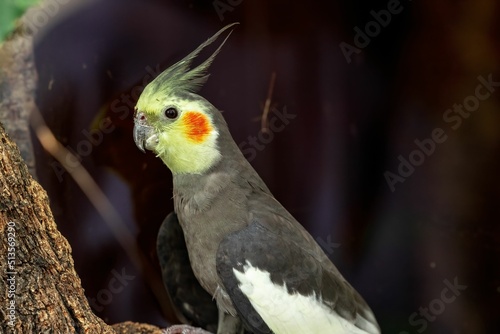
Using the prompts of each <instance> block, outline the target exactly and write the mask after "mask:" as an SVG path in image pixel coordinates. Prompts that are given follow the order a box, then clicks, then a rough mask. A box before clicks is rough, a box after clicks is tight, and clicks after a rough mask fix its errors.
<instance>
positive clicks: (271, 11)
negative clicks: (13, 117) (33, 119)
mask: <svg viewBox="0 0 500 334" xmlns="http://www.w3.org/2000/svg"><path fill="white" fill-rule="evenodd" d="M53 3H56V4H58V10H57V11H53V12H52V14H50V15H51V16H52V17H51V20H50V23H48V24H41V23H40V22H41V21H40V22H39V23H40V24H39V26H37V28H39V30H38V31H37V32H38V34H37V43H36V46H35V61H36V66H37V70H38V73H39V87H38V90H37V92H38V93H37V104H38V106H39V108H40V110H41V112H42V114H43V116H44V118H45V120H46V122H47V124H48V125H49V127H50V128H51V129H52V131H54V133H55V134H56V137H57V138H58V139H59V140H60V141H61V142H62V143H63V144H64V146H66V147H67V148H68V149H70V150H71V151H73V152H74V153H75V154H77V155H78V156H79V158H80V160H81V163H82V165H83V166H84V167H85V168H86V169H87V170H88V171H89V172H90V173H91V174H92V176H93V177H94V178H95V180H96V181H97V182H98V184H99V186H100V187H101V188H102V190H103V191H104V192H105V194H106V195H107V197H108V198H109V199H110V201H111V202H112V204H113V205H114V207H115V208H116V209H117V210H118V211H119V213H120V216H121V220H122V221H123V222H124V224H125V225H126V226H127V227H128V228H129V229H130V231H131V232H132V233H133V234H134V236H135V237H136V240H137V242H138V245H139V247H140V249H141V250H142V252H144V254H145V255H146V258H147V259H148V261H149V262H150V264H151V265H153V266H154V268H155V269H156V270H157V269H158V268H157V264H156V263H157V259H156V254H155V242H156V233H157V231H158V228H159V225H160V224H161V222H162V220H163V218H164V217H165V216H166V215H167V214H168V212H170V211H171V210H172V200H171V198H172V184H171V175H170V172H169V171H168V169H167V168H166V167H165V166H164V165H163V164H162V163H161V161H160V160H159V159H156V158H155V157H154V156H153V155H152V154H151V153H147V154H146V155H144V154H142V153H141V152H140V151H139V150H138V149H137V148H136V147H135V145H134V143H133V140H132V116H133V106H134V105H135V101H136V99H137V97H138V95H139V93H140V91H141V90H142V88H143V87H144V85H145V84H146V83H147V82H149V81H150V80H151V79H152V78H153V76H155V75H156V74H158V72H159V71H161V70H163V69H165V68H166V67H168V66H169V65H171V64H172V63H173V62H175V61H177V60H179V59H180V58H182V57H183V56H185V55H186V54H187V53H189V52H190V51H192V50H193V49H194V48H195V47H197V46H198V45H199V44H200V43H201V42H203V41H204V40H206V39H207V38H208V37H210V36H211V35H212V34H214V33H215V32H216V31H217V30H219V29H220V28H222V27H223V26H225V25H226V24H229V23H232V22H236V21H238V22H240V23H241V24H240V25H239V26H237V27H236V28H235V30H234V32H233V34H232V35H231V37H230V39H229V40H228V42H227V43H226V45H225V46H224V48H223V49H222V52H221V53H220V54H219V56H218V57H217V59H216V60H215V62H214V64H213V65H212V67H211V71H210V72H211V73H212V75H211V77H210V79H209V81H208V83H207V84H206V85H205V87H204V88H203V89H202V91H201V94H202V95H203V96H204V97H205V98H207V99H208V100H209V101H211V102H212V103H213V104H214V105H215V106H216V107H218V108H219V109H221V110H223V111H224V116H225V118H226V120H227V122H228V124H229V127H230V130H231V131H232V133H233V136H234V139H235V141H236V142H237V143H241V145H242V147H245V148H247V150H248V152H249V153H248V156H247V157H248V158H249V159H250V160H251V163H252V165H253V166H254V167H255V169H256V170H257V171H258V172H259V174H260V175H261V176H262V178H263V179H264V181H265V182H266V183H267V185H268V186H269V188H270V189H271V191H272V192H273V193H274V195H275V196H276V198H277V199H278V200H279V201H280V202H281V203H282V204H283V205H284V206H285V207H286V208H287V209H288V210H289V211H290V212H291V213H292V214H293V215H294V216H295V217H296V218H297V219H298V220H299V221H300V222H301V223H302V224H303V225H304V226H305V227H306V228H307V229H308V230H309V231H310V233H311V234H312V236H313V237H314V238H316V240H318V242H319V243H320V245H322V247H323V248H324V250H325V252H326V253H327V254H328V255H329V257H330V258H331V259H332V260H333V261H334V263H335V264H336V265H337V266H338V268H339V270H340V271H341V272H342V273H343V274H344V276H345V277H346V278H347V280H348V281H350V282H351V283H352V285H354V286H355V287H356V289H357V290H358V291H359V292H360V293H361V294H362V295H363V296H364V298H365V299H366V300H367V302H368V303H369V304H370V305H371V307H372V309H373V311H374V312H375V314H376V316H377V318H378V320H379V323H380V325H381V326H382V330H383V333H395V334H403V333H439V334H443V333H471V334H481V333H500V260H499V259H500V225H499V223H500V220H499V217H500V215H499V211H500V209H499V207H500V205H499V204H500V203H499V200H500V196H499V195H500V178H499V177H498V172H499V171H500V157H499V153H500V131H499V125H500V114H499V110H500V108H499V107H500V71H499V70H500V68H499V61H500V40H499V34H498V32H499V31H500V20H499V18H500V5H499V4H498V3H497V2H495V1H493V0H481V1H472V0H462V1H440V2H435V1H429V0H419V1H411V0H402V1H401V2H398V1H395V0H390V1H387V0H385V1H360V0H355V1H347V0H337V1H319V0H313V1H307V2H289V1H272V2H269V1H264V0H253V1H242V0H241V1H238V0H231V1H230V0H216V1H194V0H193V1H181V0H171V1H167V0H163V1H160V0H108V1H104V0H95V1H91V2H89V3H83V2H70V3H69V4H62V3H63V1H61V4H59V2H57V1H55V0H54V1H53ZM377 20H378V21H377ZM273 73H275V75H276V80H275V85H274V93H273V96H272V103H271V105H272V110H273V111H272V112H271V114H270V116H269V117H270V119H273V118H277V117H278V118H279V114H281V115H282V114H283V113H285V114H290V115H294V116H295V117H294V118H293V119H290V121H289V122H288V124H286V126H283V127H282V128H281V127H280V128H279V130H278V131H274V132H273V133H272V134H267V135H263V134H261V133H260V126H261V123H260V119H259V117H260V116H261V114H262V111H263V106H264V103H265V101H266V98H267V94H268V89H269V85H270V80H271V77H272V75H273ZM488 81H489V82H490V83H489V84H488ZM463 104H465V105H464V106H463V107H460V105H463ZM460 108H461V109H460ZM449 110H450V111H449ZM103 120H105V121H104V122H112V125H110V126H108V127H106V129H105V131H104V129H103V127H102V126H101V127H100V126H99V124H101V125H102V124H103V123H102V122H103ZM439 129H441V130H439ZM433 133H434V135H433ZM433 136H434V137H433ZM253 138H256V139H253ZM433 138H434V139H433ZM34 141H35V144H36V145H35V148H36V149H35V151H36V161H37V174H38V178H39V181H40V182H41V184H42V185H43V186H44V188H45V189H46V190H47V191H48V194H49V197H50V200H51V207H52V209H53V213H54V215H55V218H56V222H57V224H58V226H59V229H60V230H61V231H62V233H63V234H64V236H65V237H66V238H68V240H69V242H70V244H71V246H72V248H73V256H74V259H75V265H76V270H77V272H78V274H79V275H80V277H81V279H82V284H83V287H84V288H85V292H86V295H87V297H88V298H89V300H91V305H92V308H93V310H94V312H95V313H96V314H97V315H99V316H100V317H102V318H103V319H104V320H105V321H107V322H108V323H116V322H121V321H125V320H131V321H138V322H148V323H152V324H156V325H160V326H166V325H167V324H168V323H173V322H176V321H177V320H176V317H175V314H174V313H173V312H172V311H171V310H170V309H169V307H168V306H167V307H166V308H165V307H163V309H162V308H161V307H160V303H159V302H158V298H161V299H163V298H164V297H165V296H161V295H158V293H157V294H156V295H155V294H154V293H153V292H152V290H151V288H150V285H149V284H148V283H147V282H148V280H147V279H145V274H144V273H143V272H142V270H141V269H140V268H138V267H137V266H135V265H133V264H132V263H131V261H130V259H129V258H128V257H127V255H126V252H125V251H124V249H123V248H122V247H121V246H120V245H119V243H118V241H117V239H116V237H115V235H114V234H113V233H112V232H111V230H110V228H109V226H108V225H107V224H106V222H105V221H104V220H103V218H102V217H101V216H100V215H99V214H98V213H97V211H96V210H95V209H94V207H93V206H92V205H91V203H90V201H89V200H88V198H87V197H86V196H85V195H84V194H83V193H82V191H81V190H80V188H79V187H78V186H77V185H76V184H75V182H74V181H73V180H72V178H71V177H70V175H69V174H68V173H65V172H64V171H63V170H62V169H61V166H60V165H58V164H57V163H56V162H55V161H54V160H53V159H52V158H51V157H50V156H48V154H46V153H45V152H44V151H43V149H42V148H41V146H40V145H39V144H38V143H37V139H36V138H35V139H34ZM416 141H417V142H418V143H420V144H419V145H420V146H419V145H417V143H416ZM252 143H253V144H252ZM426 152H427V153H426ZM120 275H121V280H120V279H118V281H119V282H121V284H116V282H117V279H116V278H117V276H120ZM124 275H125V276H124ZM147 275H151V273H149V274H147ZM152 275H153V276H154V275H156V276H157V277H156V279H158V278H159V271H155V272H154V273H153V274H152ZM453 285H455V286H457V285H458V288H455V289H451V288H450V286H453ZM445 289H448V290H445ZM163 303H165V301H164V302H163ZM426 309H428V310H426Z"/></svg>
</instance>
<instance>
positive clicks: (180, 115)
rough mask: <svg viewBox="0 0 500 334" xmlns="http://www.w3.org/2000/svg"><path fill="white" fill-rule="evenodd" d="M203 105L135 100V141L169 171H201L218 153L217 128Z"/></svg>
mask: <svg viewBox="0 0 500 334" xmlns="http://www.w3.org/2000/svg"><path fill="white" fill-rule="evenodd" d="M153 100H154V101H155V102H159V101H157V100H156V99H153ZM139 102H144V100H143V101H139ZM165 106H166V107H165ZM204 108H206V106H204V105H202V104H201V103H199V102H198V101H196V100H194V101H187V100H179V99H170V100H169V101H165V104H163V107H162V108H161V107H160V104H159V103H152V104H147V103H138V104H137V107H136V110H137V111H136V115H135V126H134V134H136V135H135V136H134V137H136V144H137V145H138V146H139V148H141V149H143V148H144V147H145V148H146V149H148V150H151V151H153V152H155V153H156V154H157V156H158V157H160V158H161V159H162V160H163V162H164V163H165V164H166V165H167V166H168V167H169V168H170V170H171V171H172V173H173V174H185V173H192V174H201V173H203V172H205V171H206V170H208V169H209V168H210V167H211V166H213V165H214V164H215V163H216V162H217V161H218V160H219V159H220V157H221V155H220V152H219V150H218V147H217V137H218V132H217V129H216V128H215V127H214V125H213V122H212V119H211V116H210V114H209V113H208V112H207V111H205V110H204Z"/></svg>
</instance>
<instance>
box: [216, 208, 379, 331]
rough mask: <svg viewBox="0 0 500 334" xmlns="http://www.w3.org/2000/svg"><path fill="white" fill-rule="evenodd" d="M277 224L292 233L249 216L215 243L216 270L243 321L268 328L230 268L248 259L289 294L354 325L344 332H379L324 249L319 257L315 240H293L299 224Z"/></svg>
mask: <svg viewBox="0 0 500 334" xmlns="http://www.w3.org/2000/svg"><path fill="white" fill-rule="evenodd" d="M275 218H276V219H281V218H278V217H275ZM297 224H298V223H297ZM283 230H285V231H287V233H286V234H288V235H290V233H291V234H294V233H295V234H294V236H293V237H291V238H287V235H286V234H285V235H280V234H281V232H280V234H277V233H275V232H276V231H273V228H271V229H270V228H269V225H268V224H266V225H264V224H261V223H260V222H256V221H254V222H252V223H251V224H250V225H249V226H248V227H246V228H245V229H243V230H240V231H238V232H235V233H233V234H231V235H229V236H227V237H226V238H225V239H224V240H223V242H222V243H221V245H220V247H219V250H218V253H217V271H218V274H219V276H220V278H221V280H222V282H223V284H224V287H225V289H226V292H227V293H228V294H229V296H230V298H231V300H232V302H233V304H234V306H235V308H236V310H237V311H238V314H239V316H240V317H241V318H242V319H243V321H244V323H245V325H246V326H247V327H248V328H249V329H250V330H251V331H253V332H254V333H272V331H271V330H270V329H269V327H268V324H266V323H265V322H264V320H263V317H261V315H260V314H259V313H258V312H257V311H256V309H255V308H254V306H253V305H252V303H251V302H250V300H249V299H248V298H247V296H246V295H245V294H244V293H243V292H242V290H241V289H240V286H241V281H240V280H239V279H238V278H237V276H236V273H235V271H237V272H245V270H247V268H248V266H249V265H251V267H252V268H257V269H258V270H260V271H262V272H265V273H269V277H270V280H271V281H272V283H273V284H275V285H276V286H284V287H285V288H286V290H287V292H288V294H290V295H294V294H300V295H302V296H306V297H307V296H309V297H310V296H313V297H316V300H317V301H319V302H320V303H322V304H323V305H324V306H325V307H326V308H327V309H328V310H329V311H328V312H329V313H331V315H332V316H333V317H340V318H342V320H346V322H348V323H349V324H352V327H353V328H354V330H353V331H345V332H344V333H369V334H378V333H380V329H379V327H378V325H377V323H376V321H375V318H374V317H373V314H372V313H371V310H370V309H369V307H368V306H367V304H366V303H365V301H364V300H363V299H362V297H361V296H360V295H359V294H358V293H357V292H356V291H355V290H354V288H352V287H351V286H350V285H349V283H347V282H346V281H345V280H344V278H343V277H342V276H341V275H340V273H339V272H338V271H337V270H336V269H335V267H334V266H333V264H331V262H325V258H326V255H325V257H324V258H323V257H320V258H318V257H316V256H315V254H314V252H315V249H316V248H315V247H316V246H317V245H316V244H314V245H309V246H310V248H311V249H313V250H312V251H311V249H305V248H307V242H309V240H308V239H306V240H305V241H304V242H303V243H301V244H297V243H296V242H295V241H296V240H300V236H299V235H300V234H302V233H303V231H302V230H300V229H299V230H297V231H295V232H294V227H293V226H287V227H286V228H284V229H283ZM304 231H305V230H304ZM297 233H298V234H297ZM294 240H295V241H294ZM313 242H314V241H313ZM327 261H328V260H327ZM330 265H331V267H330ZM332 268H333V269H332Z"/></svg>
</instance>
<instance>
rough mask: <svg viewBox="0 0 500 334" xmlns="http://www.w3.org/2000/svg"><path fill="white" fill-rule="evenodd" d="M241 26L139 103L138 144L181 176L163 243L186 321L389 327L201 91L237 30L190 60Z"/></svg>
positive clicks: (331, 330)
mask: <svg viewBox="0 0 500 334" xmlns="http://www.w3.org/2000/svg"><path fill="white" fill-rule="evenodd" d="M233 25H234V24H232V25H228V26H226V27H224V28H223V29H221V30H220V31H219V32H217V33H216V34H215V35H214V36H212V37H211V38H210V39H208V40H207V41H206V42H204V43H203V44H201V45H200V46H199V47H198V48H197V49H196V50H194V51H193V52H191V53H190V54H188V55H187V56H186V57H185V58H183V59H182V60H180V61H179V62H177V63H175V64H174V65H172V66H171V67H169V68H168V69H166V70H165V71H164V72H163V73H161V74H160V75H159V76H158V77H157V78H155V79H154V80H153V81H152V82H151V83H150V84H149V85H147V86H146V88H145V89H144V91H143V93H142V94H141V96H140V98H139V100H138V101H137V105H136V108H135V109H136V111H135V116H134V141H135V143H136V145H137V147H138V148H139V149H140V150H141V151H143V152H144V149H147V150H151V151H153V152H154V153H155V154H156V155H157V156H158V157H159V158H160V159H162V160H163V162H164V163H165V165H167V167H168V168H169V169H170V170H171V171H172V174H173V187H174V189H173V199H174V209H175V213H172V214H170V215H169V216H168V217H167V219H166V220H165V222H164V223H163V225H162V227H161V229H160V234H159V237H158V244H157V249H158V253H159V258H160V264H161V266H162V272H163V277H164V281H165V283H166V287H167V290H168V291H169V293H170V295H171V297H172V298H173V299H174V302H175V304H176V305H178V306H179V307H180V308H181V309H182V310H181V311H182V313H183V314H184V315H185V316H186V317H188V318H190V319H191V320H192V319H195V321H196V322H197V323H201V324H202V325H203V326H204V327H205V328H208V329H210V330H212V331H215V328H217V333H218V334H236V333H238V334H239V333H276V334H295V333H297V334H305V333H313V334H320V333H325V334H335V333H339V334H340V333H346V334H347V333H349V334H351V333H352V334H354V333H359V334H368V333H369V334H375V333H380V329H379V326H378V324H377V322H376V320H375V317H374V315H373V313H372V311H371V310H370V308H369V306H368V305H367V304H366V302H365V301H364V300H363V298H362V297H361V296H360V295H359V294H358V293H357V292H356V291H355V290H354V288H353V287H352V286H351V285H350V284H349V283H348V282H346V280H345V279H344V278H343V277H342V275H341V274H340V273H339V271H338V270H337V268H336V267H335V266H334V265H333V264H332V262H331V261H330V260H329V259H328V257H327V256H326V255H325V253H324V252H323V250H322V249H321V248H320V247H319V245H318V244H317V243H316V242H315V240H314V239H313V238H312V237H311V235H310V234H309V233H308V232H307V231H306V230H305V229H304V228H303V227H302V226H301V225H300V224H299V223H298V222H297V221H296V220H295V219H294V218H293V217H292V215H291V214H290V213H288V211H287V210H286V209H285V208H284V207H283V206H282V205H281V204H280V203H279V202H278V201H277V200H276V199H275V198H274V197H273V195H272V194H271V192H270V191H269V189H268V188H267V186H266V185H265V184H264V182H263V181H262V179H261V178H260V177H259V175H258V174H257V173H256V171H255V170H254V169H253V168H252V166H251V165H250V163H249V162H248V161H247V160H246V159H245V157H244V156H243V154H242V152H241V151H240V149H239V148H238V145H236V143H235V142H234V140H233V138H232V137H231V134H230V133H229V130H228V126H227V124H226V122H225V121H224V118H223V116H222V114H221V112H220V111H219V110H217V108H215V107H214V106H213V105H212V104H211V103H210V102H209V101H207V100H206V99H204V98H203V97H201V96H200V95H198V94H197V93H196V92H197V91H198V89H199V88H200V87H201V86H202V85H203V84H204V83H205V82H206V80H207V78H208V76H209V74H208V73H207V69H208V67H209V66H210V64H211V63H212V62H213V60H214V58H215V56H216V55H217V54H218V52H219V51H220V49H221V47H222V46H223V45H224V43H225V42H226V40H227V38H228V37H229V35H228V36H227V37H226V39H225V40H224V41H223V42H222V44H221V45H220V46H219V47H218V48H217V50H216V51H215V52H214V53H213V54H212V55H211V56H210V57H208V58H207V59H206V60H205V61H204V62H202V63H201V64H200V65H198V66H196V67H195V68H193V69H191V68H190V65H191V62H192V61H193V59H194V58H195V57H197V55H198V54H199V52H200V51H201V50H202V49H204V48H205V47H206V46H208V45H210V44H211V43H212V42H214V41H215V40H216V39H217V37H218V36H219V35H220V34H221V33H222V32H223V31H225V30H226V29H228V28H230V27H232V26H233ZM179 225H180V227H181V228H182V230H181V229H180V228H179ZM180 231H182V233H181V232H180ZM182 234H183V236H184V240H182V241H175V240H174V237H173V236H176V235H177V236H178V237H180V238H182ZM184 242H185V244H184ZM179 254H180V255H179ZM177 255H178V256H177ZM176 256H177V257H176ZM188 258H189V263H186V262H188ZM182 261H184V262H182ZM189 265H190V266H189ZM195 278H196V280H197V282H199V285H197V286H196V284H198V283H197V282H196V280H195ZM173 281H176V282H177V283H178V284H179V286H178V287H175V286H173V284H172V282H173ZM193 281H194V282H196V284H195V285H193V284H192V283H193ZM197 298H199V304H197V303H196V299H197ZM211 298H213V299H214V300H215V302H216V307H217V310H218V316H217V312H216V311H217V310H215V302H212V301H211Z"/></svg>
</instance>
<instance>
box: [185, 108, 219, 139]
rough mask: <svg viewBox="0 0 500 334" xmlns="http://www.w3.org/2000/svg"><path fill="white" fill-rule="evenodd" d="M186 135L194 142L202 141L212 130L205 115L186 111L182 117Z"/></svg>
mask: <svg viewBox="0 0 500 334" xmlns="http://www.w3.org/2000/svg"><path fill="white" fill-rule="evenodd" d="M182 123H183V127H184V129H185V130H184V131H185V133H186V136H187V137H188V138H189V139H191V140H192V141H194V142H196V143H201V142H203V141H204V140H205V139H206V138H207V136H208V135H209V134H210V131H212V126H211V125H210V121H209V119H208V118H207V116H205V115H203V114H202V113H199V112H195V111H188V112H185V113H184V116H183V117H182Z"/></svg>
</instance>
